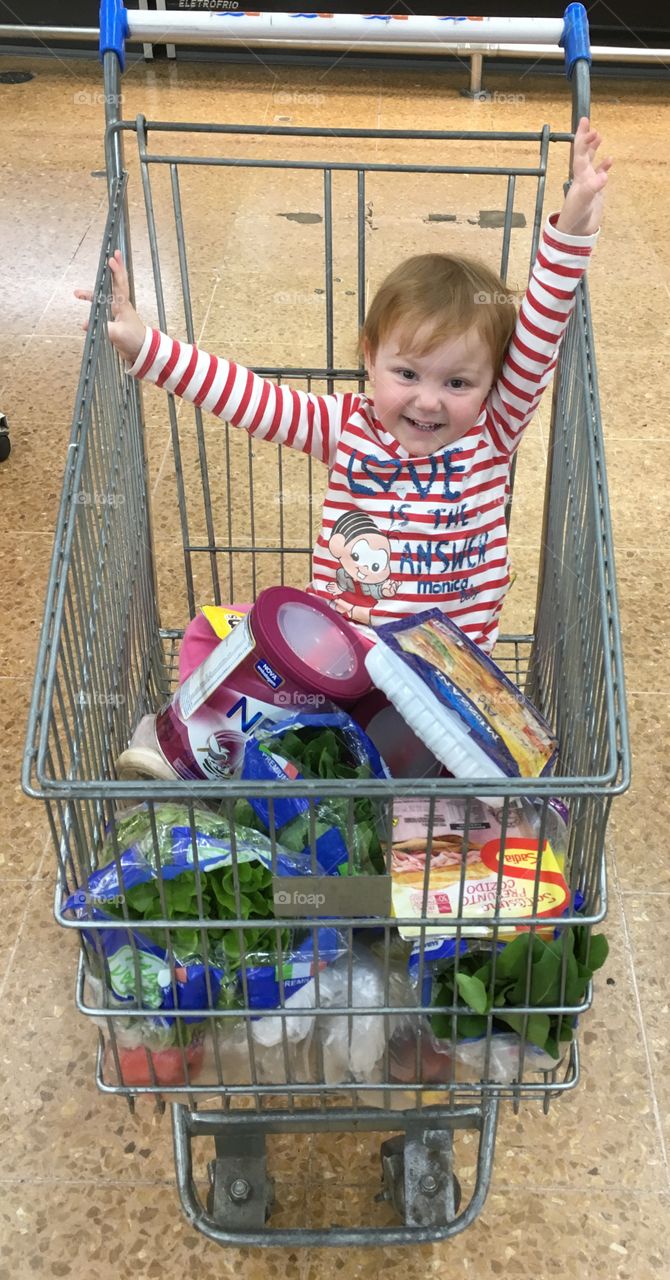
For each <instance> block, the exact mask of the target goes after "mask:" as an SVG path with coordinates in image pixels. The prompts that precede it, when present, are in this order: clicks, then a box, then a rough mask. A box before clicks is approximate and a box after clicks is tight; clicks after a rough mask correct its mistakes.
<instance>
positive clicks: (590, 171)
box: [556, 116, 613, 236]
mask: <svg viewBox="0 0 670 1280" xmlns="http://www.w3.org/2000/svg"><path fill="white" fill-rule="evenodd" d="M601 142H602V138H601V137H600V134H599V133H598V132H597V130H595V129H591V127H590V125H589V121H588V119H587V117H586V116H582V118H581V120H580V121H579V124H578V126H577V130H576V132H575V141H574V148H573V155H572V173H573V178H572V184H571V186H570V190H569V191H568V194H567V196H566V197H565V202H564V204H563V208H562V209H561V212H560V214H559V217H558V222H557V223H556V227H557V229H558V230H559V231H565V233H566V235H569V236H590V235H593V233H594V231H597V230H598V227H599V226H600V220H601V217H602V210H603V199H604V196H603V190H604V187H605V183H606V182H607V174H608V172H609V170H610V169H611V168H612V164H613V160H612V158H611V156H607V157H606V158H605V159H604V160H603V161H602V163H601V164H600V165H598V167H597V168H596V166H595V164H594V160H595V154H596V151H597V150H598V147H599V146H600V143H601Z"/></svg>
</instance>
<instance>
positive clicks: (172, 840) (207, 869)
mask: <svg viewBox="0 0 670 1280" xmlns="http://www.w3.org/2000/svg"><path fill="white" fill-rule="evenodd" d="M161 808H162V806H160V805H159V806H157V807H156V830H157V833H159V841H160V856H161V864H162V882H163V896H164V900H165V902H166V906H167V904H168V900H169V901H170V902H171V904H172V908H173V910H172V915H173V916H174V918H176V919H180V918H186V919H188V912H187V911H185V910H183V906H180V897H181V895H183V894H186V895H188V892H189V888H190V884H191V881H192V882H193V885H194V884H195V875H194V873H193V867H194V850H193V843H194V840H193V833H192V831H191V828H190V827H189V826H181V825H170V824H169V823H167V824H166V823H165V822H162V821H161ZM164 808H165V809H166V810H167V811H168V812H170V813H173V812H174V810H175V806H172V805H171V806H168V805H166V806H164ZM140 816H143V815H140ZM203 818H204V823H205V825H209V824H211V823H212V822H214V821H215V819H213V818H212V815H211V814H207V815H203ZM194 821H195V842H196V846H197V854H198V865H199V868H200V873H201V876H200V885H201V893H203V892H204V888H203V887H204V886H206V885H207V884H208V876H210V877H211V873H212V872H214V871H216V870H217V869H218V868H225V867H230V866H231V865H232V861H233V855H232V848H231V841H230V840H229V839H228V838H226V837H225V836H212V835H210V834H208V833H206V832H204V831H202V830H200V829H199V828H198V812H197V811H195V814H194ZM149 847H150V848H151V850H153V838H151V840H150V837H148V836H147V835H145V836H144V837H142V838H140V839H139V840H138V842H137V843H134V844H132V845H131V846H130V847H128V848H124V849H123V850H122V851H121V852H120V854H119V858H118V867H117V863H116V861H114V862H109V863H107V864H106V865H105V866H103V867H102V868H100V869H99V870H97V871H94V872H93V873H92V874H91V875H90V876H89V877H88V880H87V883H86V887H85V888H84V889H81V890H78V891H77V892H75V893H73V894H71V895H70V897H69V898H68V899H67V901H66V903H65V904H64V911H66V912H70V913H72V915H73V917H74V918H75V919H77V920H80V921H90V922H91V923H94V922H95V924H96V925H103V926H104V925H105V924H107V923H109V924H112V922H113V921H114V920H122V919H123V916H122V914H121V912H119V914H115V912H114V908H115V907H116V905H117V903H118V902H119V900H120V899H121V898H122V897H123V896H125V897H126V898H127V897H128V895H129V894H130V893H131V892H132V891H133V890H138V889H140V888H141V886H143V885H146V886H151V885H152V884H153V885H154V886H155V885H156V883H157V882H158V879H159V877H158V874H157V871H156V870H155V869H154V867H153V866H152V865H151V863H150V861H149V860H148V857H147V856H146V855H147V853H148V852H149ZM105 851H106V852H108V853H109V852H111V849H110V847H109V841H108V842H107V844H106V846H105ZM235 854H236V858H237V864H238V868H239V879H240V889H241V890H242V889H243V887H244V884H243V882H244V880H245V879H246V876H247V874H248V873H247V872H245V867H248V866H251V864H253V863H254V862H255V863H260V864H261V865H262V866H263V867H265V868H266V870H267V871H268V872H269V873H270V872H271V871H272V860H271V856H270V841H269V840H268V839H267V838H266V837H264V836H263V835H262V834H260V833H258V832H256V831H246V832H243V831H242V830H238V835H237V838H236V840H235ZM119 868H120V871H121V878H120V877H119ZM275 871H276V874H277V875H286V876H294V875H308V874H310V859H309V858H306V857H304V856H302V855H293V854H284V853H282V852H280V851H278V852H277V859H276V868H275ZM188 872H191V877H190V878H188V877H186V875H185V873H188ZM317 873H319V874H323V868H320V867H319V868H317ZM180 877H181V880H180ZM193 891H194V890H193ZM219 893H220V888H219ZM134 897H135V905H136V904H137V901H138V899H137V895H135V896H134ZM139 901H141V896H140V899H139ZM183 901H184V899H183V898H182V902H183ZM219 902H221V899H220V898H219ZM222 908H223V909H225V904H222ZM227 914H228V916H229V917H230V918H234V916H235V914H236V912H235V904H234V901H232V902H231V903H229V909H228V912H227ZM162 915H163V913H162V911H160V910H159V911H158V912H157V913H154V916H153V918H157V919H160V918H162ZM168 918H169V914H168ZM212 918H215V919H217V920H218V919H220V918H221V915H220V914H219V912H218V911H217V912H215V914H214V916H213V917H212ZM246 918H248V916H247V917H246ZM223 922H225V915H224V916H223ZM223 922H222V926H221V930H220V931H219V936H221V935H223V934H224V933H225V932H226V931H225V925H224V923H223ZM143 923H144V922H143V921H142V920H141V919H139V920H133V923H132V927H128V926H127V925H126V926H125V927H123V925H117V926H116V927H109V928H105V927H102V928H100V927H97V928H95V929H90V930H89V929H84V930H83V933H84V936H85V937H86V939H87V942H88V943H89V945H90V947H91V950H92V952H93V953H94V954H99V952H100V950H101V949H102V951H103V953H104V956H105V960H106V964H107V967H108V971H109V981H110V984H111V989H112V993H113V995H114V997H115V998H116V999H117V1000H118V1001H119V1002H121V1003H128V1004H134V1002H135V998H136V993H138V989H139V993H140V994H141V1001H142V1004H143V1005H144V1006H145V1007H147V1008H150V1009H154V1010H156V1012H157V1013H160V1014H162V1015H164V1014H165V1013H166V1011H169V1010H172V1009H175V1008H178V1009H188V1010H194V1011H195V1010H199V1009H207V1008H212V1007H216V1005H217V1002H218V1000H219V997H220V995H221V994H222V988H223V987H224V986H225V987H226V988H227V990H228V991H229V992H230V989H231V985H232V984H233V983H235V984H236V986H237V991H238V996H240V997H241V996H242V980H241V974H240V964H239V962H238V963H237V964H234V963H233V964H231V963H227V962H226V957H225V956H224V955H223V953H221V955H220V956H219V957H217V958H218V959H219V963H216V958H215V959H214V961H213V957H212V948H213V946H214V943H213V939H215V938H216V936H217V933H216V932H215V931H213V930H201V929H200V928H198V925H197V919H194V920H193V921H192V922H189V923H191V924H192V927H190V928H183V929H181V928H174V927H171V929H170V937H171V940H172V951H173V955H174V960H175V963H174V979H173V976H172V974H171V972H170V960H169V953H168V950H167V949H166V947H163V946H161V945H160V944H159V942H157V941H156V931H154V930H153V929H149V928H147V929H146V931H145V930H144V929H143ZM146 923H147V925H148V923H149V921H148V920H147V922H146ZM161 932H162V930H161ZM203 932H204V933H206V935H207V944H208V948H209V965H208V966H207V967H206V966H205V965H204V963H203V956H202V955H201V954H198V953H199V952H200V951H201V949H202V942H201V938H202V934H203ZM239 932H240V931H236V930H234V929H233V930H229V931H227V933H228V937H238V936H239ZM244 933H245V939H247V940H248V943H249V945H248V947H247V959H246V964H245V981H246V986H247V994H248V998H249V1003H250V1006H251V1007H253V1008H272V1007H276V1005H277V1004H278V1003H279V999H280V985H279V974H278V967H277V964H276V962H274V961H273V955H274V949H275V943H276V936H277V933H276V928H275V926H274V924H273V923H272V904H271V900H270V899H268V903H267V917H266V918H265V919H259V929H258V930H257V931H256V930H254V931H253V934H252V933H251V932H248V931H247V930H245V931H244ZM281 938H282V961H283V964H282V974H283V977H284V990H285V994H286V995H288V994H292V993H293V991H296V990H298V989H299V987H300V986H302V985H304V983H305V982H307V981H309V978H310V976H311V973H312V971H313V968H314V964H318V966H319V967H323V966H324V965H326V964H330V963H332V962H333V961H334V960H336V959H337V958H339V956H340V955H341V954H342V947H343V942H342V939H341V938H340V935H339V934H338V933H337V931H336V930H334V929H332V928H324V929H317V930H316V931H315V933H314V938H315V941H313V939H312V936H311V935H310V937H309V938H308V940H307V945H306V946H305V945H303V944H302V943H298V944H296V943H294V940H293V931H292V930H291V929H286V928H283V929H282V931H281ZM180 943H181V944H182V945H181V946H180ZM315 953H316V954H315ZM265 957H267V960H265ZM254 962H256V963H254ZM207 973H208V974H209V991H208V982H207ZM210 992H211V995H210V994H209V993H210ZM210 1001H211V1003H210ZM224 1003H225V1004H226V1005H227V1004H228V999H227V998H225V999H224ZM183 1021H184V1022H197V1021H199V1019H198V1016H197V1014H196V1013H194V1016H193V1017H188V1018H184V1019H183ZM166 1022H167V1023H168V1025H169V1024H170V1023H172V1022H174V1019H170V1018H167V1019H166Z"/></svg>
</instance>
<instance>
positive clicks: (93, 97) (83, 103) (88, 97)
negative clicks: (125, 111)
mask: <svg viewBox="0 0 670 1280" xmlns="http://www.w3.org/2000/svg"><path fill="white" fill-rule="evenodd" d="M72 101H73V102H74V104H75V106H76V107H105V106H111V107H121V106H122V105H123V94H122V93H98V92H96V93H89V92H88V90H87V89H80V90H79V92H78V93H74V94H73V95H72Z"/></svg>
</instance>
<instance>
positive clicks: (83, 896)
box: [70, 889, 126, 910]
mask: <svg viewBox="0 0 670 1280" xmlns="http://www.w3.org/2000/svg"><path fill="white" fill-rule="evenodd" d="M125 900H126V898H125V894H123V893H115V894H105V897H104V898H103V897H99V896H98V895H96V894H95V893H90V892H89V890H88V889H78V890H77V892H76V893H73V895H72V899H71V902H70V906H71V907H79V908H84V907H101V908H102V909H103V910H104V908H105V907H122V906H123V904H124V902H125Z"/></svg>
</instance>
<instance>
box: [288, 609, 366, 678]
mask: <svg viewBox="0 0 670 1280" xmlns="http://www.w3.org/2000/svg"><path fill="white" fill-rule="evenodd" d="M277 626H278V627H279V630H280V631H281V634H282V638H283V639H284V640H285V641H286V643H287V645H288V646H289V648H290V649H291V650H292V651H293V653H294V654H295V656H296V657H297V658H299V659H300V661H301V662H304V663H306V664H307V665H308V666H310V667H312V669H313V670H314V671H319V672H320V673H321V675H324V676H330V677H331V678H333V679H336V680H347V679H349V677H351V676H352V675H353V674H354V672H355V671H356V669H357V665H358V664H357V661H356V654H355V651H354V647H353V645H352V644H351V643H350V642H349V640H348V639H347V636H346V635H345V633H344V631H343V630H342V629H341V627H338V625H337V623H336V622H335V619H334V618H333V621H332V622H331V620H330V618H329V617H328V616H327V614H324V613H322V612H321V610H320V609H313V608H312V607H311V605H308V604H303V603H302V602H301V601H298V600H287V601H286V602H285V603H284V604H280V606H279V608H278V610H277Z"/></svg>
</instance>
